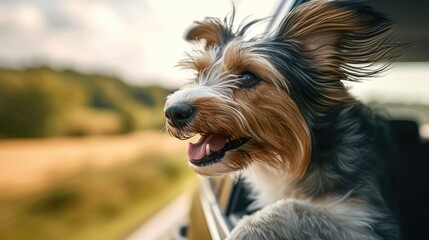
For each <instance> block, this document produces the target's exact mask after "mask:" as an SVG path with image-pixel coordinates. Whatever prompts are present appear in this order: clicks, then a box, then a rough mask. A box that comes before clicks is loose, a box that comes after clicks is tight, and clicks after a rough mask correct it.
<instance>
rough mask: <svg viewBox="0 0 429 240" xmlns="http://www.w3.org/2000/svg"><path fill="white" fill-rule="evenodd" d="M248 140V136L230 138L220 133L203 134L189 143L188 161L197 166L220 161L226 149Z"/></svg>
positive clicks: (234, 147) (240, 144)
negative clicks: (195, 140) (194, 141)
mask: <svg viewBox="0 0 429 240" xmlns="http://www.w3.org/2000/svg"><path fill="white" fill-rule="evenodd" d="M249 140H250V138H249V137H242V138H238V139H230V138H227V137H224V136H221V135H203V136H201V138H200V139H199V140H198V142H196V143H189V147H188V157H189V161H190V162H191V163H192V164H194V165H196V166H199V167H201V166H206V165H209V164H213V163H217V162H220V161H221V160H222V158H223V157H224V156H225V153H226V152H227V151H230V150H233V149H236V148H238V147H240V146H242V145H243V144H245V143H246V142H248V141H249Z"/></svg>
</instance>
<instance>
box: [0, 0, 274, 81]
mask: <svg viewBox="0 0 429 240" xmlns="http://www.w3.org/2000/svg"><path fill="white" fill-rule="evenodd" d="M232 2H234V4H235V6H236V8H237V9H238V11H237V20H238V21H237V22H240V21H241V20H243V19H244V18H245V17H251V18H263V17H267V16H269V15H271V14H272V13H273V12H274V10H275V7H276V6H277V4H278V1H270V0H265V1H250V0H247V1H246V0H241V1H240V0H236V1H232V0H218V1H210V0H205V1H201V0H180V1H171V0H168V1H167V0H130V1H121V0H104V1H103V0H61V1H59V0H33V1H21V0H0V65H1V66H6V67H15V68H20V67H25V66H32V65H35V64H36V65H49V66H52V67H56V68H59V69H61V68H73V69H76V70H79V71H83V72H96V73H107V74H111V75H116V76H119V77H120V78H122V79H124V80H125V81H127V82H129V83H132V84H161V85H163V86H169V87H177V86H180V85H181V84H182V82H183V80H184V79H186V77H187V76H188V74H189V73H186V72H183V71H181V70H180V69H179V68H178V67H175V66H176V64H177V62H178V61H179V60H181V59H182V58H184V56H185V51H187V50H190V49H191V45H190V44H189V43H187V42H186V41H185V40H184V39H183V36H184V34H185V31H186V29H188V28H189V27H190V26H191V24H192V23H193V22H194V21H195V20H202V19H203V18H204V17H206V16H213V17H219V18H223V17H225V16H226V15H227V14H229V13H230V12H231V10H232Z"/></svg>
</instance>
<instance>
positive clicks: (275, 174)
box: [243, 162, 301, 208]
mask: <svg viewBox="0 0 429 240" xmlns="http://www.w3.org/2000/svg"><path fill="white" fill-rule="evenodd" d="M243 177H244V179H245V181H246V182H247V183H248V185H249V187H250V190H251V193H252V198H253V199H254V200H255V202H254V203H253V207H255V208H260V207H263V206H266V205H267V204H271V203H274V202H276V201H277V200H280V199H285V198H298V197H299V196H300V195H301V193H300V192H299V191H298V189H297V188H296V187H295V186H294V182H293V178H292V177H291V176H290V174H289V173H287V172H286V171H284V170H280V169H276V168H273V167H272V166H268V165H266V164H263V163H260V162H253V163H252V164H251V165H250V166H249V167H248V168H247V169H246V170H244V171H243Z"/></svg>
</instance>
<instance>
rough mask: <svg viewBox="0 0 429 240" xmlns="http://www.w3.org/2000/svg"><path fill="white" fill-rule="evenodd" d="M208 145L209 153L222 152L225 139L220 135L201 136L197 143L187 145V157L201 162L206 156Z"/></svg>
mask: <svg viewBox="0 0 429 240" xmlns="http://www.w3.org/2000/svg"><path fill="white" fill-rule="evenodd" d="M207 144H210V151H211V152H217V151H220V150H222V148H224V147H225V144H226V138H225V137H223V136H221V135H209V136H202V137H201V138H200V140H198V142H197V143H195V144H194V143H189V146H188V157H189V159H192V160H201V159H203V158H204V157H205V156H206V146H207Z"/></svg>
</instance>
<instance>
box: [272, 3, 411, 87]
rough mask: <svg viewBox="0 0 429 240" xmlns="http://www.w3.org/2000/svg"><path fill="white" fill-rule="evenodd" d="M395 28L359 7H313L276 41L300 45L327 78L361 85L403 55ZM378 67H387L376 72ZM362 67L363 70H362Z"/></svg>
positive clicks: (295, 15) (301, 10) (291, 18)
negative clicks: (393, 29) (393, 35)
mask: <svg viewBox="0 0 429 240" xmlns="http://www.w3.org/2000/svg"><path fill="white" fill-rule="evenodd" d="M391 30H392V22H391V21H390V20H389V19H388V18H387V17H386V16H384V15H382V14H380V13H377V12H375V11H374V10H373V9H372V8H370V7H368V6H366V5H363V4H362V2H356V1H325V0H321V1H310V2H308V3H305V4H303V5H301V6H299V7H298V8H296V9H295V10H294V11H292V12H291V13H290V14H289V15H288V16H286V18H285V19H283V21H282V23H281V24H280V26H279V28H278V30H277V32H276V33H275V36H276V38H278V39H279V40H280V41H284V40H292V41H294V42H296V44H297V45H298V47H299V49H300V51H301V52H302V54H303V55H305V56H308V57H309V59H310V61H311V64H313V65H314V66H315V68H316V69H317V70H318V71H320V72H321V73H322V74H321V78H322V79H320V80H322V81H323V79H325V80H327V81H332V80H357V79H358V78H361V77H369V76H372V75H374V74H376V73H378V72H380V71H383V70H384V69H385V68H386V67H388V65H389V63H390V62H392V61H393V60H395V59H396V58H398V57H399V56H400V55H401V54H402V53H403V47H401V46H403V45H402V44H400V43H399V42H398V41H397V40H395V39H394V38H393V37H392V36H391V35H390V33H391ZM374 62H386V64H382V66H378V67H376V68H373V66H372V63H374ZM357 65H358V67H357Z"/></svg>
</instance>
